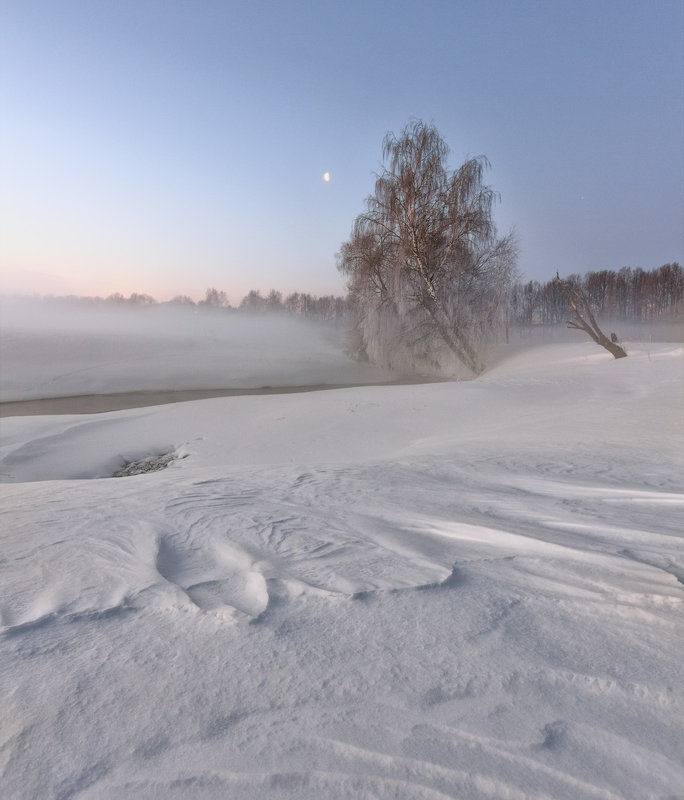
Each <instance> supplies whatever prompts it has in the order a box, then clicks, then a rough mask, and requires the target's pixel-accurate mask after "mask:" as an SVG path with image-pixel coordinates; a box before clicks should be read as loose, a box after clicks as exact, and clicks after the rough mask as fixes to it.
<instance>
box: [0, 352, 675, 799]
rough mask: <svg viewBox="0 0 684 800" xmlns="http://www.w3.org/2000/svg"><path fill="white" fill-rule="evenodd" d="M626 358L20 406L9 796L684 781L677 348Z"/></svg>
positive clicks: (11, 579)
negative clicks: (152, 465)
mask: <svg viewBox="0 0 684 800" xmlns="http://www.w3.org/2000/svg"><path fill="white" fill-rule="evenodd" d="M35 341H36V342H37V339H36V340H35ZM36 346H37V345H36ZM629 353H630V355H629V358H626V359H622V360H620V361H615V360H613V359H612V358H611V357H610V356H609V355H608V354H607V353H605V352H603V351H601V350H600V349H598V348H596V347H595V346H594V345H593V344H591V343H588V342H587V343H585V342H582V343H578V344H570V345H565V344H564V345H553V346H549V347H542V348H535V349H532V350H528V351H519V352H517V353H514V354H512V355H511V357H510V358H508V359H507V360H505V361H503V362H502V363H500V364H499V366H498V367H495V368H494V369H492V370H491V371H490V372H489V373H487V374H485V375H484V376H483V377H482V378H480V379H478V380H476V381H471V382H464V383H444V384H431V385H419V386H373V387H355V388H350V389H340V390H335V391H330V392H319V393H303V394H287V395H281V396H278V395H271V396H255V397H230V398H217V399H210V400H202V401H194V402H188V403H179V404H175V405H166V406H156V407H152V408H145V409H130V410H124V411H117V412H109V413H103V414H95V415H77V414H73V415H68V416H35V417H11V418H8V419H3V420H2V421H1V424H2V450H1V451H0V471H1V472H2V480H3V481H4V483H3V485H2V533H1V537H2V551H1V558H0V586H1V589H0V615H1V616H0V625H1V627H0V692H1V696H2V698H3V701H2V702H3V710H2V724H1V725H0V736H1V739H0V794H1V795H2V797H5V798H13V799H16V800H24V799H26V800H28V799H29V798H36V797H41V798H46V799H47V798H54V800H64V799H65V798H72V797H73V798H79V800H93V799H94V798H97V799H98V800H114V799H115V798H116V799H117V800H123V798H125V799H126V800H131V799H135V798H141V799H142V798H145V800H147V799H148V798H162V797H163V798H165V799H166V798H170V799H171V800H173V799H174V798H183V799H184V800H185V798H189V797H192V798H198V799H199V800H204V798H226V797H230V798H231V799H232V800H243V798H244V799H246V798H269V800H271V799H273V800H275V799H278V800H280V798H312V799H313V798H316V799H317V800H318V799H319V798H326V799H333V800H335V799H336V798H339V799H340V800H342V798H344V800H348V798H402V800H403V799H404V798H406V799H409V798H410V799H411V800H413V799H414V798H416V799H417V798H424V799H425V800H436V799H437V798H466V799H469V798H473V799H475V798H477V799H478V800H479V799H480V798H492V799H494V798H496V799H497V800H498V799H499V798H521V799H522V798H558V799H562V798H567V799H568V800H578V798H579V799H581V798H592V800H593V799H594V798H605V799H606V800H608V799H609V798H635V799H636V798H639V799H641V798H660V799H661V800H664V798H674V797H682V796H684V674H683V667H682V664H683V663H684V626H683V625H682V612H683V611H684V608H683V606H684V602H683V601H684V591H683V589H684V587H683V583H684V539H683V534H682V531H683V529H684V526H683V525H682V522H683V521H684V513H683V512H684V488H683V486H682V475H683V474H684V469H683V467H684V455H683V453H684V447H683V444H684V441H683V439H684V436H683V432H684V425H683V419H682V409H683V408H684V403H683V401H684V391H683V383H684V381H683V375H682V372H683V370H682V367H683V362H684V358H683V356H684V351H683V350H682V348H681V346H676V345H649V346H645V345H644V346H640V345H637V344H632V345H630V346H629ZM291 360H292V364H291V371H290V378H291V379H292V381H293V382H297V381H298V379H299V377H300V376H298V375H296V370H295V367H294V366H293V364H294V361H296V359H295V357H294V354H291ZM34 363H35V362H34ZM72 366H73V365H72ZM52 368H53V373H51V374H53V376H55V377H56V378H57V380H58V382H59V384H60V386H61V387H62V388H63V389H64V390H65V391H66V390H68V388H69V386H70V384H69V378H68V376H66V375H56V373H55V372H54V365H53V367H52ZM32 369H33V368H32ZM102 369H103V370H104V367H103V368H102ZM221 369H223V366H222V367H221ZM306 369H307V366H306V364H305V365H304V371H306ZM121 370H123V367H122V366H121V365H119V366H118V367H117V370H116V375H117V377H116V379H115V377H114V376H112V378H111V385H114V384H116V382H117V381H118V376H119V375H120V374H121ZM29 372H31V370H28V369H27V371H26V374H28V373H29ZM15 374H16V375H18V374H19V373H18V372H16V373H15ZM31 374H32V375H33V376H34V377H35V374H34V373H33V372H31ZM72 374H74V375H79V373H78V371H77V370H76V371H74V372H73V373H72ZM102 375H104V377H105V378H106V375H105V373H104V372H103V373H102ZM214 377H216V376H214ZM32 380H33V377H32ZM75 381H76V384H77V388H76V391H75V392H74V393H78V392H79V391H81V387H82V384H81V383H79V381H80V378H75ZM34 390H35V385H34V384H32V385H26V386H25V387H24V390H23V391H24V393H23V395H22V387H21V384H20V382H19V381H18V380H15V381H14V383H13V391H14V393H15V395H14V396H15V398H16V397H21V396H25V397H30V396H36V395H35V391H34ZM67 393H68V392H67ZM155 459H162V460H163V459H168V463H167V464H166V468H165V469H162V470H160V471H155V472H150V473H147V474H145V473H143V474H135V475H131V476H129V477H122V478H117V479H113V478H112V477H111V476H112V475H114V473H115V472H117V470H120V469H121V468H122V466H123V465H124V464H126V463H130V462H135V461H144V460H147V461H154V460H155Z"/></svg>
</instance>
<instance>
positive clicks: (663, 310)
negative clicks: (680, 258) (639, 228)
mask: <svg viewBox="0 0 684 800" xmlns="http://www.w3.org/2000/svg"><path fill="white" fill-rule="evenodd" d="M561 277H563V279H564V280H566V281H567V282H568V283H571V284H573V285H574V286H577V287H578V288H580V289H581V290H582V291H583V292H584V294H585V296H586V297H587V299H588V300H589V303H590V305H591V307H592V309H593V311H594V313H595V314H597V315H598V316H599V317H602V318H604V319H611V320H624V321H630V322H652V321H655V320H664V319H667V320H673V319H674V318H675V317H678V318H679V319H680V320H684V270H683V269H682V267H681V266H680V265H679V264H677V263H673V264H663V266H662V267H659V268H658V269H652V270H643V269H640V268H637V269H631V268H630V267H623V268H622V269H620V270H618V271H617V272H616V271H615V270H608V269H604V270H601V271H600V272H587V273H586V275H584V277H582V276H580V275H570V276H567V277H565V276H561ZM569 313H570V310H569V307H568V300H567V297H566V296H565V294H564V293H563V291H562V289H561V286H560V284H559V283H558V281H556V280H550V281H548V282H547V283H540V282H539V281H529V282H528V283H524V284H522V283H515V284H514V285H513V287H512V290H511V296H510V299H509V320H510V323H511V324H512V325H519V326H523V327H529V326H533V325H560V324H562V323H564V322H565V321H566V320H567V319H568V316H569Z"/></svg>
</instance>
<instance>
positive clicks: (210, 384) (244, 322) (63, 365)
mask: <svg viewBox="0 0 684 800" xmlns="http://www.w3.org/2000/svg"><path fill="white" fill-rule="evenodd" d="M0 310H1V311H2V314H1V316H0V401H9V400H19V399H27V398H39V397H60V396H64V395H79V394H97V393H110V392H125V391H136V390H137V391H139V390H153V389H163V390H166V389H168V390H174V389H210V388H252V387H260V386H298V385H311V384H347V383H366V382H374V381H383V380H390V379H391V378H392V377H393V376H392V375H391V374H390V373H388V372H387V371H383V370H380V369H377V368H374V367H372V366H370V365H367V364H358V363H356V362H354V361H352V360H351V359H350V358H348V357H347V356H345V355H344V353H343V352H342V346H341V341H340V339H341V335H342V334H341V333H339V334H338V333H336V332H335V331H334V330H333V329H332V328H330V327H326V326H324V325H320V324H317V323H315V322H311V321H309V320H303V319H300V318H297V317H294V316H287V315H284V314H283V315H279V314H255V315H250V314H247V313H244V312H240V313H237V312H227V311H225V310H213V309H202V310H196V309H185V308H183V307H177V306H171V305H161V306H150V307H143V308H130V307H128V308H127V307H125V306H123V307H118V306H115V305H112V304H101V305H98V306H95V307H93V308H87V307H85V308H83V307H80V306H76V305H69V304H67V303H55V302H49V301H47V300H37V299H36V300H34V299H15V298H2V301H1V302H0Z"/></svg>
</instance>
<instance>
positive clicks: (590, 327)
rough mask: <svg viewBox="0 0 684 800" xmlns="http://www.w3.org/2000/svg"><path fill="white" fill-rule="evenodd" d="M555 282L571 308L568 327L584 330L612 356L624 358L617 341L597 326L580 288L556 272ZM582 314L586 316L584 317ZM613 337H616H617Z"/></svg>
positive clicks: (623, 351) (625, 355) (622, 350)
mask: <svg viewBox="0 0 684 800" xmlns="http://www.w3.org/2000/svg"><path fill="white" fill-rule="evenodd" d="M556 282H557V283H558V284H559V285H560V287H561V289H562V291H563V294H564V295H565V296H566V297H567V298H568V302H569V303H570V308H571V309H572V316H573V318H572V319H571V320H568V322H567V325H568V328H577V330H580V331H584V332H585V333H587V334H588V335H589V336H591V338H592V339H593V340H594V341H595V342H596V344H600V345H601V347H604V348H605V349H606V350H607V351H608V352H609V353H610V354H611V355H612V356H613V358H626V357H627V353H626V352H625V350H624V349H623V348H622V347H621V346H620V345H619V344H618V343H617V341H611V340H610V339H609V338H608V337H607V336H606V335H605V333H604V332H603V331H602V330H601V328H599V326H598V323H597V322H596V319H595V318H594V315H593V314H592V312H591V308H590V307H589V301H588V300H587V298H586V295H585V294H584V292H583V291H582V290H581V289H578V288H575V287H574V286H571V285H570V284H569V283H567V282H566V281H563V280H561V278H560V276H559V275H558V273H556ZM578 306H581V309H580V308H578ZM583 314H584V315H585V316H586V319H585V318H584V316H583ZM615 338H616V339H617V337H615Z"/></svg>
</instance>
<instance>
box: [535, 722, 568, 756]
mask: <svg viewBox="0 0 684 800" xmlns="http://www.w3.org/2000/svg"><path fill="white" fill-rule="evenodd" d="M567 729H568V726H567V724H566V723H565V722H564V721H563V720H562V719H559V720H556V721H555V722H549V724H548V725H544V727H543V728H542V731H541V733H542V736H543V737H544V740H543V741H542V743H541V744H540V745H539V748H540V749H543V750H557V749H558V748H559V747H562V746H563V742H564V741H565V737H566V734H567Z"/></svg>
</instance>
